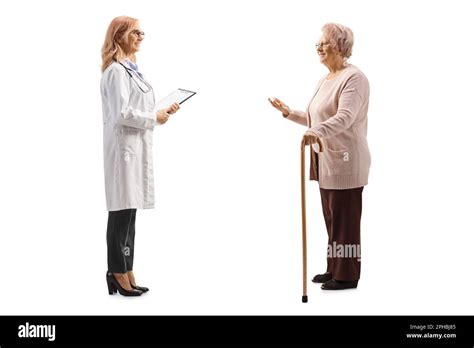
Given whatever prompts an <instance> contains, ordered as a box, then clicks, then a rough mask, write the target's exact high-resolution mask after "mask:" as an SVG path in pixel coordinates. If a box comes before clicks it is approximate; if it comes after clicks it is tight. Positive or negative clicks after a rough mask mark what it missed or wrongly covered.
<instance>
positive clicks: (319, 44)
mask: <svg viewBox="0 0 474 348" xmlns="http://www.w3.org/2000/svg"><path fill="white" fill-rule="evenodd" d="M329 44H330V43H329V42H316V45H315V46H316V48H320V47H321V48H322V47H324V46H328V45H329Z"/></svg>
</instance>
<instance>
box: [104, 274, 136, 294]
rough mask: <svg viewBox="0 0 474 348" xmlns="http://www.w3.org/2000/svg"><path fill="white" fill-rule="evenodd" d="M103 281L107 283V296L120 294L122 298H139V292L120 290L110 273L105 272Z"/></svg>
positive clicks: (118, 284)
mask: <svg viewBox="0 0 474 348" xmlns="http://www.w3.org/2000/svg"><path fill="white" fill-rule="evenodd" d="M105 279H106V281H107V288H108V289H109V295H113V294H115V293H116V292H117V290H118V292H119V293H120V295H122V296H140V295H141V294H142V292H141V291H140V290H136V289H133V290H126V289H124V288H122V286H121V285H120V283H119V282H118V281H117V279H115V277H114V275H113V273H112V272H107V274H106V275H105Z"/></svg>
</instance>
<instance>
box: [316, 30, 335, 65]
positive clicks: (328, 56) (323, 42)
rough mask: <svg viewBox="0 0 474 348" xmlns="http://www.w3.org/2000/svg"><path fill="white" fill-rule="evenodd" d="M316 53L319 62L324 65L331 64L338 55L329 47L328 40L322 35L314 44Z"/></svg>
mask: <svg viewBox="0 0 474 348" xmlns="http://www.w3.org/2000/svg"><path fill="white" fill-rule="evenodd" d="M316 51H317V52H318V55H319V61H320V62H321V63H322V64H325V65H326V64H328V63H329V64H330V63H331V62H333V61H334V60H335V58H336V57H337V55H338V53H337V52H336V51H335V50H334V49H333V48H332V47H331V45H330V44H329V40H328V39H327V38H326V36H325V35H324V34H323V35H321V37H320V38H319V41H318V42H317V43H316Z"/></svg>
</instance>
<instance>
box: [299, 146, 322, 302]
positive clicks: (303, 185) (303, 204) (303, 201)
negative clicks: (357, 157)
mask: <svg viewBox="0 0 474 348" xmlns="http://www.w3.org/2000/svg"><path fill="white" fill-rule="evenodd" d="M317 144H318V146H319V152H323V146H322V143H321V141H320V140H319V138H318V140H317ZM310 146H311V145H310ZM305 148H306V145H305V142H304V139H303V141H302V142H301V220H302V221H301V228H302V232H303V238H302V240H303V297H302V301H303V303H306V302H308V286H307V283H308V279H307V278H308V277H307V275H308V268H307V254H306V180H305V170H306V169H305ZM309 151H310V153H311V156H312V159H313V161H314V162H315V165H317V163H316V159H315V158H314V157H313V156H314V153H313V150H312V149H311V148H310V150H309Z"/></svg>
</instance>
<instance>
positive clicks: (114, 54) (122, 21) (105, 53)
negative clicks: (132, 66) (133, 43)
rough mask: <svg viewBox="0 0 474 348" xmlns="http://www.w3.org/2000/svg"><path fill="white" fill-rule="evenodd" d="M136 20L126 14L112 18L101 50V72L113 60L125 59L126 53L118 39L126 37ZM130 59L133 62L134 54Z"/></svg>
mask: <svg viewBox="0 0 474 348" xmlns="http://www.w3.org/2000/svg"><path fill="white" fill-rule="evenodd" d="M137 22H138V19H135V18H132V17H127V16H120V17H117V18H114V19H113V20H112V22H110V24H109V27H108V29H107V33H106V34H105V40H104V44H103V45H102V51H101V52H102V72H104V71H105V69H107V67H108V66H109V65H110V64H111V63H112V62H113V61H114V60H117V61H121V60H123V59H125V57H126V54H125V52H124V50H123V48H122V46H121V45H120V44H119V40H120V39H122V38H125V39H127V34H128V33H129V32H130V30H131V29H132V28H133V26H134V25H135V24H136V23H137ZM131 59H132V61H134V62H135V55H133V56H132V57H131Z"/></svg>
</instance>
